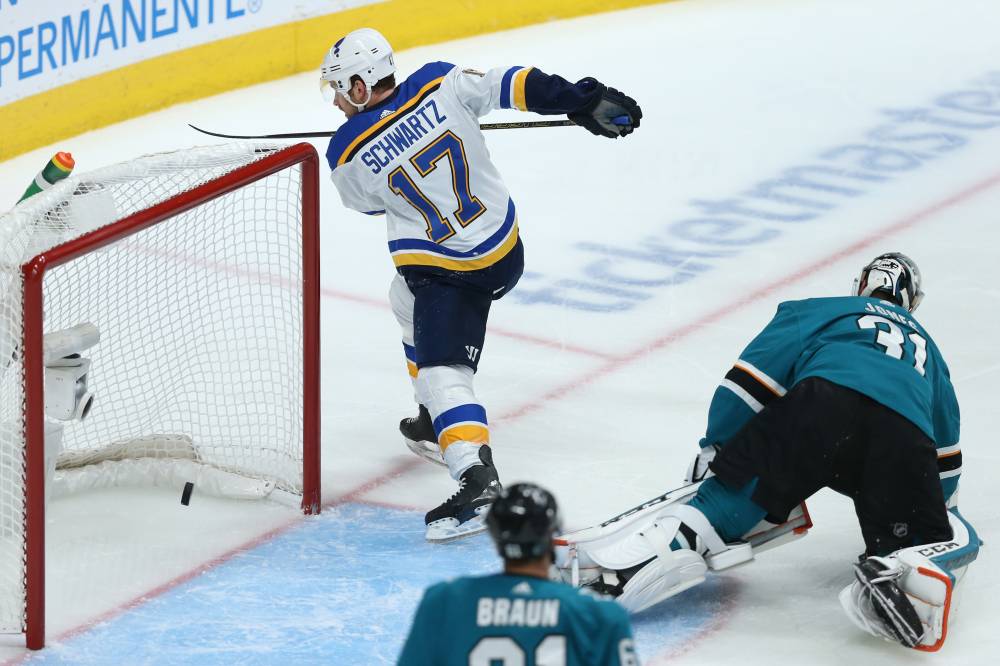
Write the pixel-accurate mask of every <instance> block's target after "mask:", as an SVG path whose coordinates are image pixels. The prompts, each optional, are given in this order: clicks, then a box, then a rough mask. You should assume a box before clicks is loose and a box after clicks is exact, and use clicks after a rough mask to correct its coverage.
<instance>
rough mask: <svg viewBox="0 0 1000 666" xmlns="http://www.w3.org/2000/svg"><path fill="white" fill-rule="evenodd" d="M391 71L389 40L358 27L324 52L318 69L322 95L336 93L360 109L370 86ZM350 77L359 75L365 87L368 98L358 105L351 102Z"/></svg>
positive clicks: (370, 90)
mask: <svg viewBox="0 0 1000 666" xmlns="http://www.w3.org/2000/svg"><path fill="white" fill-rule="evenodd" d="M395 72H396V62H395V60H394V59H393V57H392V46H390V45H389V40H387V39H386V38H385V37H383V36H382V33H380V32H379V31H378V30H374V29H372V28H359V29H358V30H354V31H353V32H349V33H347V35H346V36H345V37H342V38H341V39H339V40H337V42H336V43H334V45H333V46H331V47H330V50H329V51H327V53H326V57H325V58H323V65H322V67H321V68H320V76H319V78H320V87H321V89H322V90H323V91H324V96H326V95H329V93H328V92H327V91H331V90H332V91H333V92H336V93H340V94H341V95H343V96H344V97H345V98H346V99H347V101H348V102H350V103H351V104H353V105H354V106H355V107H357V108H358V109H359V110H360V109H363V108H364V107H365V105H366V104H368V100H370V99H371V96H372V86H374V85H375V84H376V83H378V82H379V81H381V80H382V79H384V78H385V77H387V76H389V75H390V74H394V73H395ZM352 76H360V77H361V80H362V81H364V82H365V85H366V86H368V98H367V99H365V101H364V102H362V103H361V104H356V103H355V102H353V101H352V100H351V97H350V95H349V91H350V89H351V77H352Z"/></svg>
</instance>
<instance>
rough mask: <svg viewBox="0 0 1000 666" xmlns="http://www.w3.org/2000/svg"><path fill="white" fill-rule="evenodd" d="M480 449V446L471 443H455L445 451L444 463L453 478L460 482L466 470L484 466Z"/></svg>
mask: <svg viewBox="0 0 1000 666" xmlns="http://www.w3.org/2000/svg"><path fill="white" fill-rule="evenodd" d="M479 447H480V445H479V444H473V443H471V442H455V443H454V444H452V445H450V446H449V447H448V448H446V449H445V450H444V461H445V463H447V465H448V474H450V475H451V478H453V479H455V480H456V481H458V480H459V479H460V478H461V477H462V474H463V473H464V472H465V470H467V469H469V468H470V467H473V466H475V465H481V464H483V461H481V460H480V459H479Z"/></svg>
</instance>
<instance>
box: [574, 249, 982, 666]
mask: <svg viewBox="0 0 1000 666" xmlns="http://www.w3.org/2000/svg"><path fill="white" fill-rule="evenodd" d="M922 298H923V291H922V289H921V276H920V272H919V270H918V269H917V267H916V264H914V263H913V261H912V260H911V259H909V258H908V257H906V256H905V255H902V254H899V253H891V254H886V255H881V256H879V257H877V258H876V259H875V260H874V261H872V262H871V263H869V264H868V265H867V266H865V268H864V269H863V270H862V271H861V274H860V276H859V278H858V279H857V280H856V281H855V284H854V288H853V289H852V292H851V295H850V296H844V297H833V298H813V299H807V300H802V301H792V302H786V303H782V304H780V305H779V306H778V311H777V313H776V314H775V316H774V318H773V319H772V320H771V322H770V323H769V324H768V325H767V326H766V327H765V328H764V330H763V331H761V332H760V334H758V335H757V337H756V338H754V339H753V341H751V342H750V344H749V345H748V346H747V347H746V349H744V350H743V352H742V353H741V354H740V357H739V359H738V360H737V361H736V363H735V364H734V365H733V367H732V369H731V370H730V371H729V372H728V373H727V374H726V376H725V378H724V379H723V381H722V383H721V384H720V385H719V387H718V389H717V390H716V392H715V395H714V397H713V399H712V404H711V406H710V408H709V414H708V428H707V431H706V435H705V437H704V438H703V439H702V440H701V442H700V444H701V451H700V452H699V454H698V456H697V457H696V459H695V461H694V462H693V463H692V465H691V467H690V468H689V470H688V478H687V480H688V481H689V482H693V483H698V482H700V485H698V486H697V487H696V491H697V492H696V494H694V496H693V498H691V497H690V495H688V496H687V497H688V501H686V502H684V503H681V502H677V503H674V504H670V503H667V502H663V503H662V505H655V504H654V505H653V506H652V507H651V508H649V509H648V514H647V515H646V516H645V517H644V518H643V519H642V520H639V521H635V522H631V523H630V524H629V525H628V527H627V528H624V527H622V528H618V527H616V525H617V524H619V523H621V522H622V521H617V523H616V522H615V521H608V522H607V523H605V524H604V525H602V527H604V526H605V525H609V524H610V526H611V527H610V528H608V529H606V530H605V532H607V533H598V536H599V539H592V541H591V544H590V545H580V546H579V548H578V550H579V551H582V552H583V554H582V555H579V556H578V557H579V558H581V560H582V561H583V564H584V566H590V567H591V568H592V569H593V570H595V571H596V572H597V573H596V574H594V575H592V576H591V580H590V584H591V585H592V586H593V587H594V588H595V589H598V590H601V591H605V592H608V593H611V594H614V595H616V596H617V597H618V599H619V601H620V602H621V603H622V604H624V605H625V606H626V607H628V608H630V609H631V610H641V609H642V608H646V607H648V606H650V605H652V604H655V603H658V602H659V601H662V600H663V599H666V598H668V597H670V596H673V595H674V594H677V593H678V592H680V591H681V590H683V589H686V588H688V587H690V586H691V585H694V584H697V583H698V582H700V581H701V580H702V579H703V577H704V574H705V571H706V570H707V569H709V568H711V569H721V568H725V567H728V566H732V565H734V564H739V563H741V562H745V561H747V560H748V559H750V558H752V550H753V548H751V546H750V545H748V543H746V542H748V541H752V540H753V539H752V538H751V536H750V535H756V534H759V533H760V530H761V529H762V526H763V527H764V528H765V529H766V527H767V526H768V525H771V526H773V525H776V524H782V523H784V522H785V521H788V520H790V516H791V515H792V513H793V511H796V510H797V507H799V505H800V504H801V503H802V502H803V501H804V500H805V499H806V498H808V497H810V496H811V495H812V494H813V493H815V492H817V491H818V490H820V489H821V488H824V487H827V488H831V489H833V490H835V491H837V492H839V493H841V494H843V495H846V496H848V497H850V498H851V499H852V500H853V502H854V508H855V512H856V514H857V517H858V522H859V523H860V526H861V533H862V536H863V538H864V543H865V552H864V554H863V555H862V557H861V558H860V561H859V563H858V564H857V565H855V567H854V571H855V577H856V582H855V583H854V584H852V585H851V586H848V587H847V588H845V589H844V591H843V592H842V593H841V597H840V599H841V604H842V606H843V607H844V609H845V611H846V612H847V614H848V616H849V617H850V618H851V620H852V621H854V622H855V624H857V625H858V626H859V627H861V628H862V629H864V630H865V631H868V632H869V633H872V634H874V635H876V636H880V637H883V638H887V639H889V640H893V641H896V642H899V643H901V644H903V645H905V646H907V647H912V648H916V649H920V650H928V651H933V650H937V649H939V648H940V647H941V645H942V644H943V642H944V639H945V637H946V635H947V623H948V617H949V611H950V607H951V599H952V591H953V589H954V587H955V586H956V585H957V584H958V583H959V582H960V581H961V579H962V577H963V575H964V573H965V570H966V567H967V566H968V565H969V564H970V563H971V562H972V561H973V560H975V559H976V556H977V554H978V551H979V546H980V541H979V539H978V537H977V535H976V533H975V531H974V530H973V529H972V527H971V525H970V524H969V523H968V522H967V521H966V520H965V519H964V518H963V517H962V516H961V514H960V513H959V512H958V508H957V499H958V495H957V489H958V478H959V474H960V472H961V460H962V459H961V452H960V450H959V446H958V441H959V408H958V401H957V399H956V397H955V391H954V389H953V387H952V384H951V379H950V376H949V372H948V366H947V365H946V364H945V361H944V359H943V358H942V356H941V352H940V351H939V350H938V347H937V345H936V344H935V343H934V340H933V339H932V338H931V337H930V335H929V334H928V332H927V331H926V329H924V327H923V326H922V325H921V324H920V323H919V322H917V320H916V319H915V318H914V316H913V311H914V310H915V309H916V308H917V306H918V305H919V304H920V301H921V300H922ZM692 488H695V486H692ZM681 494H683V493H681ZM641 510H642V511H647V509H645V508H643V509H641ZM616 530H617V531H616ZM569 540H570V541H573V540H572V539H569ZM755 547H756V546H755ZM564 565H565V563H561V566H564ZM576 565H577V566H579V565H580V560H578V561H577V562H576ZM595 576H596V577H595Z"/></svg>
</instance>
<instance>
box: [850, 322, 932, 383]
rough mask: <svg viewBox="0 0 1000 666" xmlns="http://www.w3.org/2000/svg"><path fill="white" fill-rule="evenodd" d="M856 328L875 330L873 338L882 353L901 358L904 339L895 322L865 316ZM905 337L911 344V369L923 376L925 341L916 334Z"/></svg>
mask: <svg viewBox="0 0 1000 666" xmlns="http://www.w3.org/2000/svg"><path fill="white" fill-rule="evenodd" d="M858 328H873V329H875V330H876V331H878V334H877V335H876V336H875V344H877V345H878V346H879V347H882V349H883V351H885V353H886V354H888V355H889V356H891V357H893V358H898V359H902V358H903V345H904V343H905V342H906V338H905V337H903V331H902V330H900V328H899V326H897V325H896V323H895V322H893V321H891V320H889V319H886V318H885V317H877V316H875V315H865V316H864V317H861V318H859V319H858ZM906 337H908V338H909V339H910V342H912V343H913V369H914V370H916V371H917V372H919V373H920V374H921V375H923V374H924V364H925V363H927V340H924V338H923V337H921V336H920V335H917V334H916V333H910V335H908V336H906Z"/></svg>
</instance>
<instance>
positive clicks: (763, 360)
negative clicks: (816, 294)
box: [701, 296, 962, 501]
mask: <svg viewBox="0 0 1000 666" xmlns="http://www.w3.org/2000/svg"><path fill="white" fill-rule="evenodd" d="M807 377H822V378H824V379H826V380H828V381H831V382H833V383H835V384H839V385H841V386H845V387H847V388H850V389H853V390H855V391H857V392H858V393H862V394H864V395H866V396H868V397H869V398H871V399H872V400H875V401H876V402H879V403H881V404H882V405H885V406H886V407H888V408H890V409H892V410H894V411H895V412H897V413H899V414H901V415H902V416H904V417H906V418H907V419H909V420H910V421H911V422H912V423H913V424H914V425H916V426H917V427H919V428H920V429H921V430H923V431H924V433H925V434H926V435H927V436H928V437H930V438H931V439H932V440H933V441H934V442H935V445H936V446H937V451H938V467H939V471H940V476H941V485H942V489H943V490H944V497H945V501H947V500H948V499H949V498H950V497H951V495H952V494H953V493H954V491H955V489H956V488H957V487H958V477H959V474H960V473H961V464H962V458H961V452H960V450H959V447H958V439H959V409H958V400H957V399H956V397H955V389H954V388H953V387H952V384H951V378H950V374H949V372H948V366H947V365H946V364H945V362H944V359H943V358H942V357H941V353H940V352H939V351H938V348H937V345H936V344H935V343H934V341H933V340H932V339H931V337H930V335H928V334H927V331H925V330H924V328H923V327H922V326H921V325H920V324H919V323H918V322H917V321H916V320H915V319H914V318H913V315H912V314H911V313H910V312H908V311H907V310H906V309H905V308H903V307H900V306H897V305H895V304H893V303H889V302H887V301H882V300H879V299H877V298H866V297H860V296H842V297H833V298H811V299H807V300H802V301H788V302H785V303H781V304H780V305H779V306H778V311H777V313H776V314H775V315H774V318H773V319H772V320H771V322H770V323H769V324H768V325H767V326H766V327H765V328H764V330H763V331H761V332H760V334H759V335H758V336H757V337H756V338H754V339H753V341H751V342H750V344H749V345H748V346H747V348H746V349H744V350H743V353H741V354H740V357H739V360H738V361H737V362H736V363H735V365H734V366H733V368H732V369H731V370H730V371H729V372H728V373H727V374H726V378H725V379H724V380H723V381H722V383H721V384H720V385H719V387H718V388H717V389H716V391H715V396H714V397H713V398H712V404H711V407H710V408H709V414H708V429H707V433H706V436H705V439H703V440H702V441H701V445H702V446H709V445H711V444H719V443H723V442H725V441H726V440H727V439H729V438H730V437H732V436H733V435H734V434H736V432H737V431H738V430H740V428H742V427H743V425H744V424H745V423H746V422H747V420H749V419H750V417H752V416H753V415H754V414H755V413H757V412H759V411H761V410H762V409H763V408H764V407H765V406H766V405H767V403H768V402H770V401H771V400H773V399H774V398H775V397H779V396H782V395H784V394H785V393H786V391H787V390H788V389H791V387H792V386H794V385H795V384H797V383H798V382H800V381H801V380H803V379H805V378H807Z"/></svg>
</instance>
